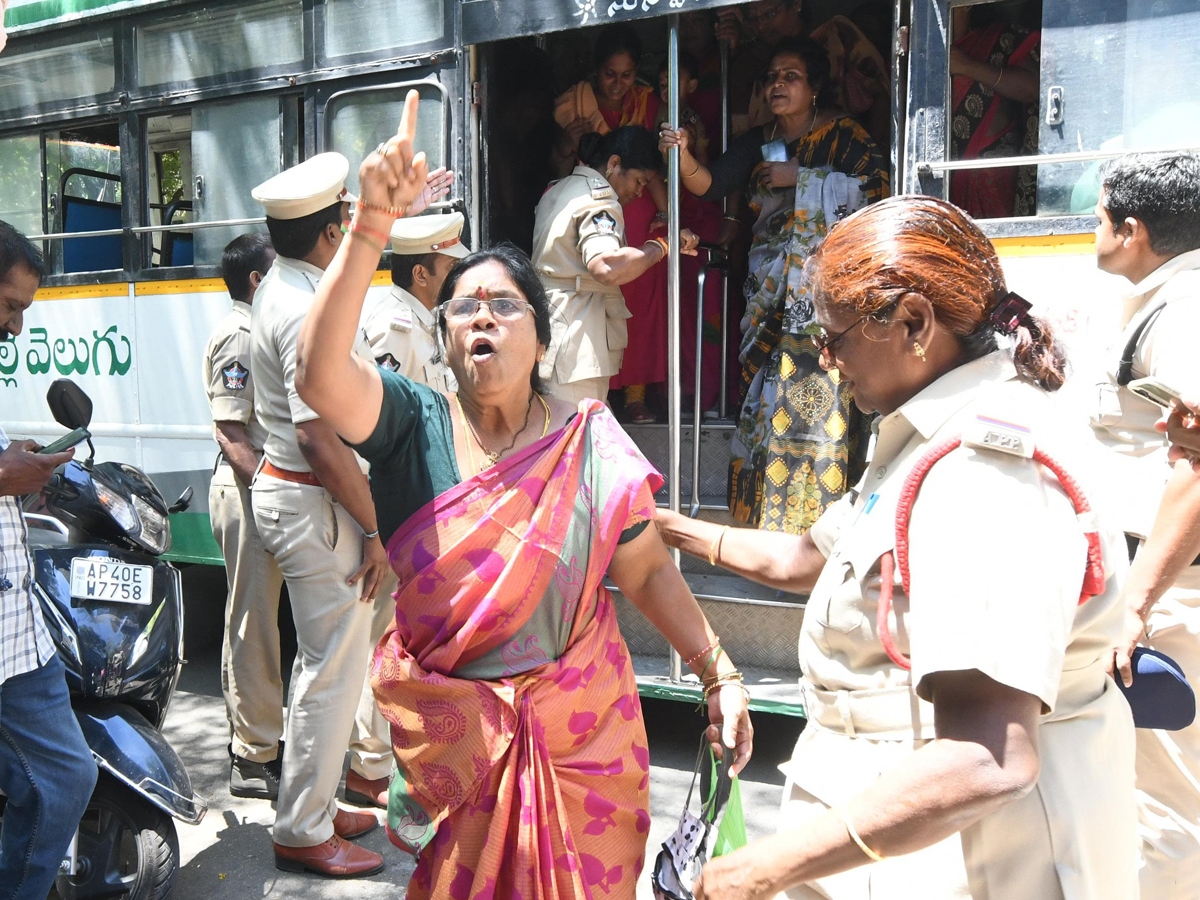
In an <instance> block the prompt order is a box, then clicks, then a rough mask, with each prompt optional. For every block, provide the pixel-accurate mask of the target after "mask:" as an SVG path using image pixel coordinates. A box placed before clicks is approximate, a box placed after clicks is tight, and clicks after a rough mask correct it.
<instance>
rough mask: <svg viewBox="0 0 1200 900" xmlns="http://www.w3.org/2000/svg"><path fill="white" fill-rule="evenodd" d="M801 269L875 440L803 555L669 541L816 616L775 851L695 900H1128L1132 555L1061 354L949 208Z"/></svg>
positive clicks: (694, 530) (859, 240)
mask: <svg viewBox="0 0 1200 900" xmlns="http://www.w3.org/2000/svg"><path fill="white" fill-rule="evenodd" d="M809 268H810V276H811V279H812V281H811V287H812V291H813V297H814V302H815V305H816V320H817V322H818V327H819V328H820V329H821V330H820V333H819V334H818V345H819V347H820V352H821V358H822V360H823V362H824V364H825V365H826V366H828V367H830V368H831V369H832V368H833V367H834V366H836V367H837V368H838V370H839V371H840V372H841V374H842V377H843V379H845V380H846V381H847V382H850V383H852V384H853V386H854V400H855V403H857V404H859V405H860V406H861V407H862V408H863V409H864V410H866V411H874V412H878V413H879V414H880V416H882V419H881V420H880V422H879V430H878V439H877V443H876V446H875V452H874V456H873V458H872V460H871V463H870V468H869V471H868V474H867V475H866V477H865V478H864V480H863V482H862V483H861V486H860V490H859V491H858V492H857V493H851V494H850V495H848V496H846V497H844V498H843V499H842V500H840V501H838V503H836V504H835V505H834V506H833V507H831V508H830V509H829V510H828V511H827V512H826V513H825V515H824V516H823V517H822V518H821V520H820V521H819V522H817V524H816V525H815V526H814V527H813V528H812V529H811V530H810V531H808V532H807V533H806V534H804V535H803V536H793V535H781V534H764V533H763V532H761V531H755V530H751V529H734V530H728V529H726V530H722V529H720V528H719V527H717V526H715V525H713V524H712V523H706V522H699V521H694V520H691V519H687V518H685V517H682V516H679V515H672V514H670V513H666V514H660V518H659V519H658V526H659V528H660V530H661V531H662V532H663V534H664V537H665V539H666V540H667V542H668V543H669V544H671V545H673V546H677V547H680V548H681V549H683V550H685V551H687V552H689V553H692V554H694V555H699V556H702V557H709V558H711V557H713V556H715V557H716V559H717V561H718V562H719V563H720V564H722V565H724V566H726V567H727V568H729V569H731V570H733V571H735V572H738V573H740V574H743V575H746V576H748V577H751V578H754V579H756V580H758V581H761V582H763V583H766V584H770V585H773V586H775V587H778V588H782V589H784V590H789V591H798V592H801V591H802V592H811V593H810V596H809V600H808V606H807V609H806V612H805V615H804V625H803V629H802V631H801V635H800V665H801V670H802V673H803V679H802V681H801V690H802V693H803V696H804V705H805V711H806V713H807V716H808V725H807V727H806V728H805V730H804V733H803V734H802V735H801V737H800V740H799V741H798V743H797V745H796V749H795V752H794V754H793V757H792V760H791V763H790V764H789V765H788V766H787V767H786V771H787V775H788V782H787V784H786V785H785V787H784V801H783V810H782V816H781V830H780V832H779V833H778V834H777V835H774V836H772V837H770V838H767V839H765V840H761V841H757V842H755V843H753V844H751V845H749V846H748V847H746V848H744V849H742V850H738V851H736V852H734V853H732V854H730V855H728V856H723V857H721V858H719V859H716V860H713V861H712V862H710V863H709V864H708V865H707V866H706V867H705V869H704V872H703V876H702V878H701V880H700V882H699V883H698V885H697V890H696V896H697V897H698V898H705V900H730V898H737V900H749V898H774V897H775V896H776V895H777V894H778V892H780V891H786V896H787V897H790V898H805V900H817V898H826V900H830V898H832V900H868V898H869V900H898V898H920V900H951V898H965V897H974V898H983V897H987V898H988V900H1028V898H1032V897H1037V898H1060V900H1127V898H1130V897H1136V896H1137V890H1138V884H1137V871H1136V869H1137V866H1136V856H1137V849H1138V841H1137V834H1136V824H1137V817H1136V812H1135V809H1134V798H1133V756H1134V742H1133V737H1134V735H1133V723H1132V720H1131V716H1130V711H1129V706H1128V704H1127V703H1126V701H1125V699H1124V697H1123V696H1121V694H1120V692H1119V691H1118V689H1117V687H1116V685H1115V684H1114V683H1113V681H1112V679H1111V678H1109V677H1108V676H1107V675H1106V673H1105V667H1106V664H1107V662H1108V660H1109V659H1110V658H1111V655H1112V650H1111V647H1112V641H1113V640H1114V638H1115V637H1116V635H1117V634H1118V633H1119V631H1120V628H1121V623H1122V616H1123V613H1124V609H1123V605H1122V603H1121V601H1120V588H1121V582H1122V581H1123V575H1124V559H1125V548H1124V542H1123V536H1122V535H1121V534H1120V533H1119V532H1117V531H1116V530H1115V529H1112V528H1107V527H1103V528H1102V527H1100V526H1099V525H1098V523H1097V520H1096V517H1095V515H1094V513H1092V512H1090V511H1089V509H1088V503H1087V493H1088V491H1087V485H1088V484H1089V483H1091V484H1095V483H1096V479H1095V478H1090V479H1089V476H1091V475H1092V466H1091V464H1090V463H1089V462H1088V458H1089V454H1090V452H1091V450H1090V447H1091V443H1090V442H1091V438H1090V435H1087V434H1079V433H1077V432H1075V431H1072V430H1070V426H1069V425H1064V424H1063V422H1062V419H1063V417H1062V416H1061V414H1060V413H1059V411H1058V409H1057V406H1056V404H1055V402H1054V401H1053V399H1052V397H1051V393H1052V392H1053V391H1055V390H1057V388H1058V387H1059V386H1061V384H1062V382H1063V371H1064V367H1065V361H1064V359H1063V357H1062V353H1061V350H1060V349H1059V347H1058V345H1057V343H1056V341H1055V338H1054V336H1053V335H1052V334H1051V333H1050V332H1049V330H1048V329H1047V326H1046V325H1045V323H1043V322H1042V321H1040V320H1039V319H1036V318H1034V317H1032V316H1030V315H1029V312H1028V308H1029V307H1028V305H1027V304H1025V303H1024V301H1022V300H1021V299H1020V298H1019V297H1017V296H1016V295H1014V294H1010V293H1009V291H1008V289H1007V287H1006V286H1005V282H1004V274H1003V271H1002V269H1001V267H1000V261H999V259H998V258H997V256H996V252H995V250H994V249H993V248H992V245H991V243H990V242H989V241H988V239H987V238H986V237H985V236H984V234H983V233H982V232H981V231H980V230H979V228H978V227H977V226H976V225H975V224H974V223H973V222H972V221H971V220H970V219H969V218H968V217H967V216H966V215H965V214H964V213H963V212H962V211H961V210H959V209H957V208H956V207H953V206H951V205H950V204H948V203H946V202H944V201H941V200H936V199H933V198H930V197H903V198H896V199H893V200H885V201H883V202H882V203H879V204H876V205H874V206H870V207H867V208H866V209H863V210H860V211H859V212H857V213H855V214H854V215H853V216H851V217H849V218H848V219H846V220H845V221H843V222H842V223H840V224H839V225H837V226H836V227H835V228H834V229H833V230H832V231H831V232H830V234H829V236H828V238H826V240H825V243H824V244H823V245H822V246H821V248H820V249H819V250H818V251H817V253H816V254H815V256H814V257H813V259H812V260H811V262H810V263H809ZM997 332H1000V333H1003V334H1005V335H1011V343H1010V341H1009V340H1007V339H1006V340H1005V342H1004V345H1003V346H1001V345H1000V344H998V342H997ZM955 442H959V443H955ZM931 451H932V452H931ZM1095 468H1096V471H1097V473H1100V472H1102V471H1103V470H1102V469H1101V468H1100V467H1098V466H1097V467H1095ZM921 473H924V477H923V480H922V478H921ZM1080 485H1083V489H1081V488H1080ZM1085 760H1086V763H1085V762H1084V761H1085ZM869 863H874V865H870V866H868V867H867V868H862V867H863V866H866V865H867V864H869Z"/></svg>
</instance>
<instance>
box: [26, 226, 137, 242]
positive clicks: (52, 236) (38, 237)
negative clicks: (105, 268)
mask: <svg viewBox="0 0 1200 900" xmlns="http://www.w3.org/2000/svg"><path fill="white" fill-rule="evenodd" d="M124 233H125V229H124V228H105V229H104V230H102V231H52V232H50V233H49V234H29V235H26V238H27V239H29V240H31V241H61V240H66V239H67V238H92V237H115V236H116V235H120V234H124Z"/></svg>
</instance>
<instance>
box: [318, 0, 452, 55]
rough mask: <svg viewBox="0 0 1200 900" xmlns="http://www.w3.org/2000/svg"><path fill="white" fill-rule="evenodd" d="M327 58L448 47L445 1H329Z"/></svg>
mask: <svg viewBox="0 0 1200 900" xmlns="http://www.w3.org/2000/svg"><path fill="white" fill-rule="evenodd" d="M323 8H324V12H325V32H324V36H325V52H324V54H323V56H324V58H325V59H327V60H328V59H335V58H338V57H346V56H355V55H358V54H371V55H378V54H380V53H381V52H383V51H387V50H407V51H410V52H411V50H412V49H413V48H417V47H423V46H431V47H439V46H443V45H446V44H447V39H446V9H448V8H451V7H450V5H449V4H446V3H444V2H443V0H327V2H326V3H325V4H324V7H323Z"/></svg>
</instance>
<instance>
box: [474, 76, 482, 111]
mask: <svg viewBox="0 0 1200 900" xmlns="http://www.w3.org/2000/svg"><path fill="white" fill-rule="evenodd" d="M481 103H483V85H482V84H481V83H480V82H478V81H472V82H471V105H472V106H479V105H480V104H481Z"/></svg>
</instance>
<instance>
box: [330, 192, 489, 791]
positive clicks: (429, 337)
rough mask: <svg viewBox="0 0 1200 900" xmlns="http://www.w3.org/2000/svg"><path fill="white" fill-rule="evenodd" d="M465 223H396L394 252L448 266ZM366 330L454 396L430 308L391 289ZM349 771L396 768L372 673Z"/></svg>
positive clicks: (383, 608)
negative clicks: (430, 257)
mask: <svg viewBox="0 0 1200 900" xmlns="http://www.w3.org/2000/svg"><path fill="white" fill-rule="evenodd" d="M465 221H466V219H465V218H464V216H463V214H462V213H459V212H455V213H450V214H449V215H426V216H416V217H414V218H411V219H397V220H396V221H395V223H394V224H393V225H392V230H391V235H390V238H391V245H392V252H393V253H399V254H404V255H406V256H410V255H411V256H416V255H423V254H426V253H438V254H441V255H443V256H445V257H447V259H446V260H444V261H443V264H444V265H445V264H448V263H449V262H450V261H452V260H456V259H462V258H463V257H465V256H468V255H469V254H470V252H471V251H470V249H469V248H468V247H467V246H466V245H465V244H464V243H463V242H462V229H463V224H464V222H465ZM363 331H364V333H365V334H366V338H367V342H368V343H369V344H370V347H371V355H372V356H373V357H374V358H375V362H376V363H378V364H379V365H380V366H382V367H383V368H385V369H388V370H390V371H392V372H399V373H400V374H401V375H404V376H405V377H406V378H410V379H412V380H413V381H417V382H420V383H421V384H425V385H428V386H429V387H431V388H433V389H434V390H435V391H441V392H442V393H445V394H449V393H453V392H454V391H457V390H458V383H457V382H456V381H455V379H454V375H453V373H451V371H450V368H449V367H448V366H447V365H446V360H445V358H444V357H443V355H442V350H441V344H440V343H439V342H438V336H437V315H436V313H435V312H434V311H433V310H430V309H426V307H425V304H423V303H422V302H421V301H420V300H419V299H418V298H417V297H414V296H413V295H412V294H410V293H409V292H408V291H406V290H404V289H403V288H401V287H399V286H398V285H392V288H391V290H390V291H389V292H388V295H387V296H386V297H384V298H383V299H382V300H380V301H379V303H378V304H377V305H376V306H375V307H374V309H372V310H371V311H370V312H369V313H367V315H366V316H365V317H364V319H363ZM398 586H399V582H398V580H397V577H396V574H395V572H393V571H391V570H389V571H388V572H387V573H386V574H385V575H384V579H383V581H382V582H380V585H379V590H378V593H377V594H376V596H375V609H374V615H373V618H372V622H371V645H372V646H374V645H375V644H377V643H378V642H379V639H380V638H382V637H383V634H384V632H385V631H387V628H388V626H389V625H391V623H392V622H393V621H394V619H395V617H396V602H395V600H394V599H393V596H392V595H393V594H395V592H396V588H397V587H398ZM350 768H351V769H353V770H354V771H355V772H357V773H358V774H359V775H362V776H363V777H364V778H367V779H368V780H371V781H374V780H376V779H378V778H388V777H390V776H391V774H392V771H393V769H394V768H395V765H394V757H393V756H392V744H391V729H390V726H389V725H388V721H387V719H385V718H384V717H383V713H382V712H380V711H379V704H378V703H376V702H375V692H374V691H373V690H372V689H371V677H370V672H368V673H367V677H366V679H365V680H364V682H363V690H362V695H361V696H360V698H359V701H358V710H357V712H356V713H355V716H354V730H353V732H352V733H351V736H350Z"/></svg>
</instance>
